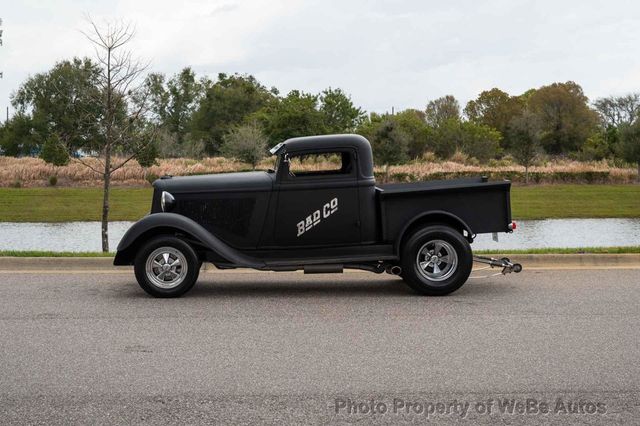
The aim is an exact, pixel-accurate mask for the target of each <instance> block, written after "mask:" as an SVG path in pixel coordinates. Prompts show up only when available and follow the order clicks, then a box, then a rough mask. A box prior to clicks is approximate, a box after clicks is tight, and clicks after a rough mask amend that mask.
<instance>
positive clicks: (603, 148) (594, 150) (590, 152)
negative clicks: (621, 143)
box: [578, 131, 611, 161]
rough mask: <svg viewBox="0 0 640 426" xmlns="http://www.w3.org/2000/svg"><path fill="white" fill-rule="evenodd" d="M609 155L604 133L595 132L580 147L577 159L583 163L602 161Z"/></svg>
mask: <svg viewBox="0 0 640 426" xmlns="http://www.w3.org/2000/svg"><path fill="white" fill-rule="evenodd" d="M610 154H611V149H610V146H609V143H608V141H607V135H606V133H605V132H601V131H597V132H595V133H593V134H592V135H591V136H589V137H588V138H587V140H586V142H585V143H584V145H582V148H581V150H580V155H579V157H578V158H579V159H581V160H583V161H592V160H596V161H598V160H602V159H604V158H607V157H608V156H609V155H610Z"/></svg>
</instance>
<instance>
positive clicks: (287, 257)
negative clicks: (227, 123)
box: [114, 135, 520, 297]
mask: <svg viewBox="0 0 640 426" xmlns="http://www.w3.org/2000/svg"><path fill="white" fill-rule="evenodd" d="M271 153H272V154H273V155H275V156H276V163H275V164H276V166H275V169H274V170H269V171H266V172H265V171H256V172H242V173H226V174H217V175H204V176H188V177H171V176H164V177H162V178H160V179H158V180H156V181H155V182H154V183H153V186H154V193H153V200H152V204H151V213H150V214H148V215H147V216H145V217H144V218H142V219H141V220H140V221H138V222H137V223H135V224H134V225H133V226H132V227H131V228H130V229H129V230H128V231H127V233H126V234H125V235H124V237H123V238H122V240H121V242H120V244H119V245H118V252H117V254H116V257H115V260H114V264H115V265H134V270H135V275H136V278H137V281H138V283H139V284H140V286H141V287H142V288H143V289H144V290H145V291H146V292H147V293H149V294H151V295H153V296H157V297H175V296H180V295H182V294H184V293H185V292H186V291H188V290H189V289H190V288H191V287H192V286H193V285H194V284H195V282H196V280H197V278H198V273H199V271H200V267H201V265H202V262H205V261H206V262H211V263H213V264H214V265H215V266H216V267H218V268H222V269H224V268H254V269H258V270H269V271H294V270H300V269H302V270H304V272H305V273H329V272H342V271H343V269H344V268H354V269H363V270H367V271H372V272H376V273H381V272H388V273H391V274H395V275H399V276H401V277H402V278H403V280H404V281H405V282H406V283H407V284H408V285H409V286H410V287H412V288H413V289H414V290H415V291H417V292H418V293H420V294H427V295H444V294H448V293H450V292H452V291H455V290H456V289H458V288H459V287H460V286H462V285H463V284H464V283H465V281H466V280H467V278H468V277H469V274H470V272H471V267H472V262H473V255H472V252H471V246H470V243H471V242H473V239H474V237H475V236H476V234H479V233H497V232H511V231H513V229H514V228H515V223H513V222H512V221H511V208H510V200H509V191H510V185H511V184H510V182H509V181H500V182H488V181H487V179H486V178H480V177H479V178H477V179H463V180H447V181H431V182H418V183H407V184H387V185H377V184H376V182H375V179H374V174H373V157H372V152H371V145H370V144H369V142H368V141H367V140H366V139H365V138H364V137H362V136H358V135H329V136H310V137H301V138H293V139H289V140H287V141H285V142H283V143H280V144H278V145H277V146H275V147H274V148H273V149H272V150H271ZM318 158H320V159H321V160H318ZM323 159H324V160H327V159H328V160H327V161H322V160H323ZM313 160H315V161H313ZM329 160H331V161H329ZM305 164H306V167H303V166H304V165H305ZM309 164H311V166H309ZM314 165H315V166H314ZM327 165H328V166H327ZM485 261H486V263H489V264H491V265H492V266H500V267H504V268H506V269H508V270H507V272H511V270H513V266H514V264H511V263H510V262H509V261H508V259H502V260H497V259H487V258H485ZM515 266H516V267H517V270H516V272H518V271H519V269H520V267H519V265H517V264H516V265H515Z"/></svg>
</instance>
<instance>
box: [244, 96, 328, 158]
mask: <svg viewBox="0 0 640 426" xmlns="http://www.w3.org/2000/svg"><path fill="white" fill-rule="evenodd" d="M254 118H255V119H257V120H258V121H259V122H260V123H261V124H262V126H263V128H264V130H265V134H266V135H267V137H268V138H269V144H270V145H271V146H273V145H276V144H277V143H279V142H282V141H284V140H287V139H289V138H293V137H298V136H308V135H322V134H326V133H328V131H327V127H326V125H325V115H324V114H323V112H322V111H320V110H319V109H318V96H316V95H312V94H310V93H304V92H301V91H299V90H292V91H291V92H289V93H288V94H287V96H285V97H284V98H279V99H276V100H273V101H272V102H270V103H269V104H268V105H267V106H266V107H265V108H264V109H262V110H261V111H260V112H258V113H257V114H255V115H254Z"/></svg>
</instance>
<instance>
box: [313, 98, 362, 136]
mask: <svg viewBox="0 0 640 426" xmlns="http://www.w3.org/2000/svg"><path fill="white" fill-rule="evenodd" d="M319 101H320V112H321V113H322V115H323V120H324V125H325V131H326V132H328V133H352V132H353V131H355V129H356V128H357V127H358V125H359V124H360V123H361V122H362V121H363V119H364V117H365V114H364V112H363V111H362V109H360V108H358V107H356V106H354V105H353V102H352V101H351V98H350V97H349V96H348V95H347V94H345V93H344V92H343V91H342V90H341V89H332V88H328V89H325V90H323V91H322V93H320V96H319Z"/></svg>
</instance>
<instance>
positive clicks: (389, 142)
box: [371, 119, 409, 180]
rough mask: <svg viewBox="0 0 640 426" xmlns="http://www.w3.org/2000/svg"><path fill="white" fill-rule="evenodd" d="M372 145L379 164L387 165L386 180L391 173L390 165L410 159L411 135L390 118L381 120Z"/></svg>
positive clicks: (374, 156)
mask: <svg viewBox="0 0 640 426" xmlns="http://www.w3.org/2000/svg"><path fill="white" fill-rule="evenodd" d="M371 145H372V149H373V158H374V159H375V162H376V163H377V164H381V165H384V167H385V180H387V178H388V175H389V166H390V165H393V164H401V163H405V162H406V161H407V160H409V156H408V145H409V135H407V134H406V133H405V132H404V131H403V130H401V129H400V128H399V127H398V125H397V124H396V123H395V122H394V121H393V120H389V119H385V120H383V121H381V122H380V123H379V125H378V127H377V129H376V131H375V133H374V134H373V137H372V140H371Z"/></svg>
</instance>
